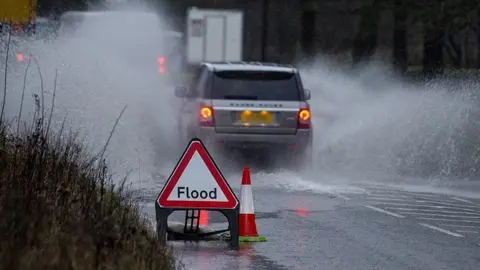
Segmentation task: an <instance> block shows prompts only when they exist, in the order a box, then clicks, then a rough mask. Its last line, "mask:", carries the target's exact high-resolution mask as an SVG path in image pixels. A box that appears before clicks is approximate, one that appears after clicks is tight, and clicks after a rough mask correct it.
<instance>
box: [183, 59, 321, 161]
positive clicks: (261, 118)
mask: <svg viewBox="0 0 480 270" xmlns="http://www.w3.org/2000/svg"><path fill="white" fill-rule="evenodd" d="M175 95H176V96H177V97H180V98H183V100H184V102H183V104H182V105H181V108H180V112H179V119H178V121H177V122H178V132H179V136H180V138H181V141H182V144H183V145H186V143H188V141H189V140H190V139H191V138H193V137H197V138H200V139H201V140H202V141H204V142H205V143H206V144H207V147H209V148H210V149H212V148H213V149H214V151H216V152H218V150H220V151H223V150H227V152H228V150H233V149H235V150H244V151H247V152H258V151H266V152H267V153H268V154H270V155H272V156H273V157H278V158H282V159H289V160H290V161H293V163H289V164H293V165H295V166H296V165H308V166H310V165H311V162H312V143H313V131H312V130H313V129H312V121H311V112H310V105H309V103H308V100H309V99H310V95H311V93H310V91H309V90H307V89H304V87H303V84H302V79H301V77H300V74H299V72H298V70H297V69H296V68H294V67H292V66H288V65H285V66H283V65H277V64H269V63H258V62H255V63H252V62H235V63H230V62H221V63H203V64H201V66H200V68H199V70H198V73H197V74H196V76H195V78H194V79H193V82H192V85H191V86H190V87H188V88H187V87H184V86H178V87H177V88H176V89H175ZM297 167H298V166H297Z"/></svg>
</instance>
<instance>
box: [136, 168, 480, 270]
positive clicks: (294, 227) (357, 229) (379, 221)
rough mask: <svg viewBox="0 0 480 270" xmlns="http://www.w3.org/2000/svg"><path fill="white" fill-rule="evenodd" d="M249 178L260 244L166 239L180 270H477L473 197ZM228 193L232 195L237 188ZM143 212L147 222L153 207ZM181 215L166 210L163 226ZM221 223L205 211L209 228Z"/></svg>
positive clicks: (478, 232) (478, 203)
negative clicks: (317, 188) (315, 188)
mask: <svg viewBox="0 0 480 270" xmlns="http://www.w3.org/2000/svg"><path fill="white" fill-rule="evenodd" d="M252 178H253V179H252V181H253V183H252V186H253V193H254V194H253V195H254V203H255V213H256V223H257V229H258V232H259V234H260V235H263V236H265V237H267V242H262V243H251V244H244V245H242V246H241V247H240V249H239V250H230V249H229V248H228V244H227V243H225V242H222V241H208V242H198V243H195V242H180V241H175V242H173V241H171V242H169V243H170V244H171V245H172V246H173V247H174V248H175V252H176V254H177V256H178V258H179V259H180V260H181V262H182V264H183V266H184V269H435V270H438V269H479V268H478V267H479V265H480V199H471V198H465V197H460V196H453V195H442V194H439V193H428V192H419V191H407V190H402V189H400V188H397V187H387V186H378V185H371V184H366V185H362V184H358V185H357V186H356V189H355V190H356V191H355V192H352V193H349V192H348V191H346V192H328V191H327V192H320V193H319V192H312V191H309V190H300V191H288V190H286V189H285V188H281V187H278V186H277V187H272V186H271V185H264V184H261V183H259V184H258V185H257V186H256V183H255V181H254V180H255V176H253V177H252ZM229 182H231V180H229ZM231 185H232V184H231ZM232 188H233V189H234V191H235V193H236V194H237V197H240V190H239V183H238V185H232ZM145 212H146V213H147V214H148V215H149V216H151V217H152V220H153V219H154V207H153V204H149V205H148V206H147V207H146V208H145ZM182 218H183V213H174V214H173V215H172V216H171V217H170V218H169V222H175V221H181V220H182ZM225 221H226V220H225V218H224V217H223V216H222V215H221V214H219V213H217V212H210V214H209V227H210V228H226V227H227V224H226V223H225Z"/></svg>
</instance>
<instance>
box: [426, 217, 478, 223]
mask: <svg viewBox="0 0 480 270" xmlns="http://www.w3.org/2000/svg"><path fill="white" fill-rule="evenodd" d="M418 219H423V220H438V221H450V222H460V223H478V224H480V220H453V219H446V218H423V217H419V218H418Z"/></svg>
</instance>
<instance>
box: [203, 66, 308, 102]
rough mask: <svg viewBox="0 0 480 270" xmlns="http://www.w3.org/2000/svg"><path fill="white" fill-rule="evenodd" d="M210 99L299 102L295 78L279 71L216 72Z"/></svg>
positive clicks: (291, 74) (289, 73) (290, 74)
mask: <svg viewBox="0 0 480 270" xmlns="http://www.w3.org/2000/svg"><path fill="white" fill-rule="evenodd" d="M211 95H212V97H211V98H212V99H237V100H280V101H297V100H300V96H299V91H298V88H297V83H296V80H295V76H294V74H293V73H291V72H279V71H217V72H215V78H214V79H213V87H212V93H211Z"/></svg>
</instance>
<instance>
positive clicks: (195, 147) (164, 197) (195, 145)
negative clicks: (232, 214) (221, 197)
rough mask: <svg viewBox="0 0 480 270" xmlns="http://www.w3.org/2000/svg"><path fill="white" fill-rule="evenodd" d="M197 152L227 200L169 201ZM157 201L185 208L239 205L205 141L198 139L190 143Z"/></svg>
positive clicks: (219, 207)
mask: <svg viewBox="0 0 480 270" xmlns="http://www.w3.org/2000/svg"><path fill="white" fill-rule="evenodd" d="M195 152H198V154H199V155H200V157H201V158H202V160H203V162H205V165H206V166H207V168H208V170H209V171H210V173H211V174H212V176H213V178H214V179H215V180H216V181H217V184H218V186H219V187H220V190H221V191H222V192H223V193H224V194H225V197H226V198H227V201H226V202H217V201H204V200H202V201H169V200H168V197H169V196H170V194H171V193H172V191H173V189H174V188H175V185H176V184H177V183H178V181H179V180H180V177H181V176H182V174H183V172H184V171H185V169H186V168H187V166H188V164H189V163H190V160H191V159H192V157H193V155H194V154H195ZM157 203H158V205H159V206H160V207H163V208H184V209H195V208H202V209H235V208H236V207H237V205H238V199H237V197H236V196H235V194H234V193H233V191H232V189H231V188H230V186H229V185H228V183H227V181H226V179H225V178H224V177H223V175H222V173H221V172H220V170H219V169H218V167H217V166H216V164H215V162H214V161H213V159H212V158H211V156H210V154H209V153H208V151H207V149H206V148H205V146H204V145H203V143H202V142H201V141H200V140H198V139H193V140H192V141H191V142H190V144H189V145H188V146H187V148H186V150H185V151H184V153H183V155H182V157H181V158H180V160H179V162H178V164H177V165H176V166H175V169H174V170H173V172H172V174H171V175H170V177H169V178H168V180H167V182H166V183H165V186H164V187H163V189H162V191H161V193H160V195H159V196H158V198H157Z"/></svg>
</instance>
